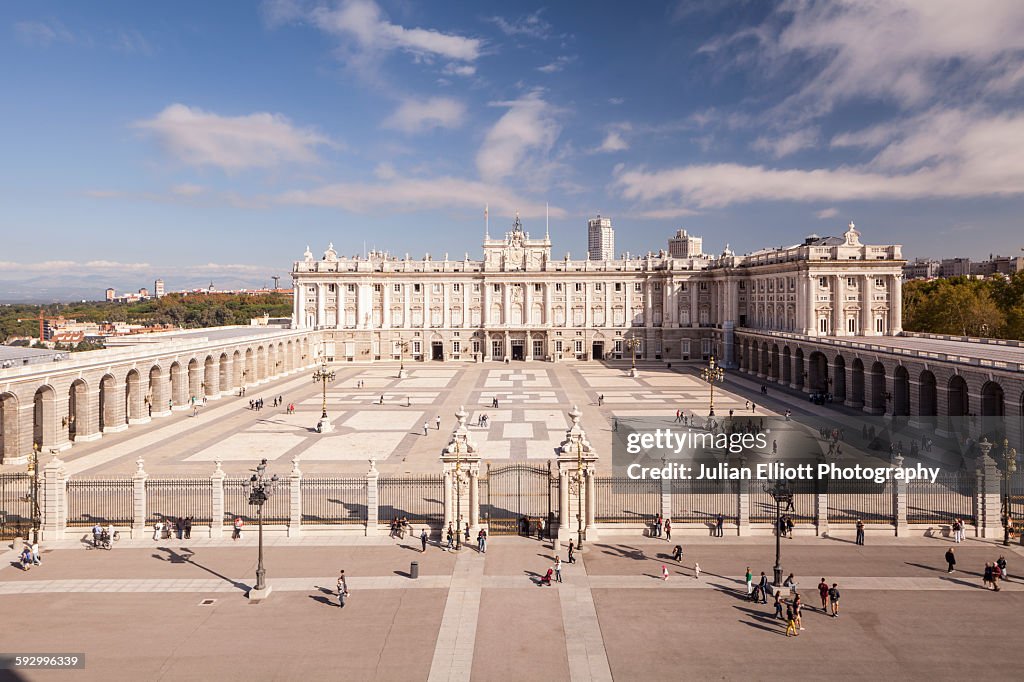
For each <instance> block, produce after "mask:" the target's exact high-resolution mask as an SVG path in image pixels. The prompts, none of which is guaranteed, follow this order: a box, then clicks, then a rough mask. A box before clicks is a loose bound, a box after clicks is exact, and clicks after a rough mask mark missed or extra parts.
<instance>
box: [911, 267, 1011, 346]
mask: <svg viewBox="0 0 1024 682" xmlns="http://www.w3.org/2000/svg"><path fill="white" fill-rule="evenodd" d="M903 328H904V329H905V330H907V331H913V332H925V333H929V334H952V335H956V336H975V337H988V338H993V339H1024V272H1018V273H1016V274H1014V275H1013V276H1012V277H1004V276H996V277H989V278H987V279H971V278H968V277H951V278H948V279H934V280H930V281H926V280H910V281H908V282H904V283H903Z"/></svg>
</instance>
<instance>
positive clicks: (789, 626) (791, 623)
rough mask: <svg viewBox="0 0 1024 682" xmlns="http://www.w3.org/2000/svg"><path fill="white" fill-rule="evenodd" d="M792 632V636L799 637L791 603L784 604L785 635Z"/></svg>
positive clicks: (787, 635)
mask: <svg viewBox="0 0 1024 682" xmlns="http://www.w3.org/2000/svg"><path fill="white" fill-rule="evenodd" d="M790 632H792V633H793V636H794V637H799V636H800V632H799V631H798V630H797V629H796V614H795V613H794V612H793V605H792V604H786V637H789V633H790Z"/></svg>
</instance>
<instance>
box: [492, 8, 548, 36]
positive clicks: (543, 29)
mask: <svg viewBox="0 0 1024 682" xmlns="http://www.w3.org/2000/svg"><path fill="white" fill-rule="evenodd" d="M543 11H544V10H542V9H539V10H537V11H536V12H533V13H531V14H526V15H523V16H520V17H516V18H515V19H506V18H504V17H498V16H494V17H489V18H488V21H490V22H491V23H492V24H494V25H495V26H497V27H498V29H499V30H500V31H501V32H502V33H504V34H505V35H507V36H509V37H525V38H535V39H538V40H547V39H548V38H550V37H551V31H552V27H551V24H549V23H548V22H547V21H545V20H544V18H543V17H542V16H541V14H542V13H543Z"/></svg>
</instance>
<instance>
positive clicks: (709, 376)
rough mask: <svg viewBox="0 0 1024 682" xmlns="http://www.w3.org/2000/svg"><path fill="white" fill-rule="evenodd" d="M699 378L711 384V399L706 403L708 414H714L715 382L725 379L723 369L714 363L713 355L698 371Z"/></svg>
mask: <svg viewBox="0 0 1024 682" xmlns="http://www.w3.org/2000/svg"><path fill="white" fill-rule="evenodd" d="M700 378H701V379H703V380H704V381H706V382H708V384H709V385H710V386H711V401H710V403H709V404H708V416H709V417H714V416H715V383H716V382H722V381H725V370H724V369H722V368H721V367H718V366H716V365H715V356H714V355H712V356H711V359H710V360H708V366H707V367H705V368H704V369H702V370H701V371H700Z"/></svg>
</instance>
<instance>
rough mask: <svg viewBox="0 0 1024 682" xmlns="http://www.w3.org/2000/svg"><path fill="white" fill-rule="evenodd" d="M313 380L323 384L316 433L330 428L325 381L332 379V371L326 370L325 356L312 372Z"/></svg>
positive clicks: (324, 431)
mask: <svg viewBox="0 0 1024 682" xmlns="http://www.w3.org/2000/svg"><path fill="white" fill-rule="evenodd" d="M313 381H317V382H320V383H321V384H322V385H323V405H322V414H321V415H320V421H318V422H317V423H316V430H317V432H318V433H326V432H328V431H330V430H331V420H329V419H328V418H327V382H329V381H334V372H333V371H328V370H327V358H326V356H324V357H323V359H322V360H321V364H320V367H318V368H317V370H316V371H315V372H313Z"/></svg>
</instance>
